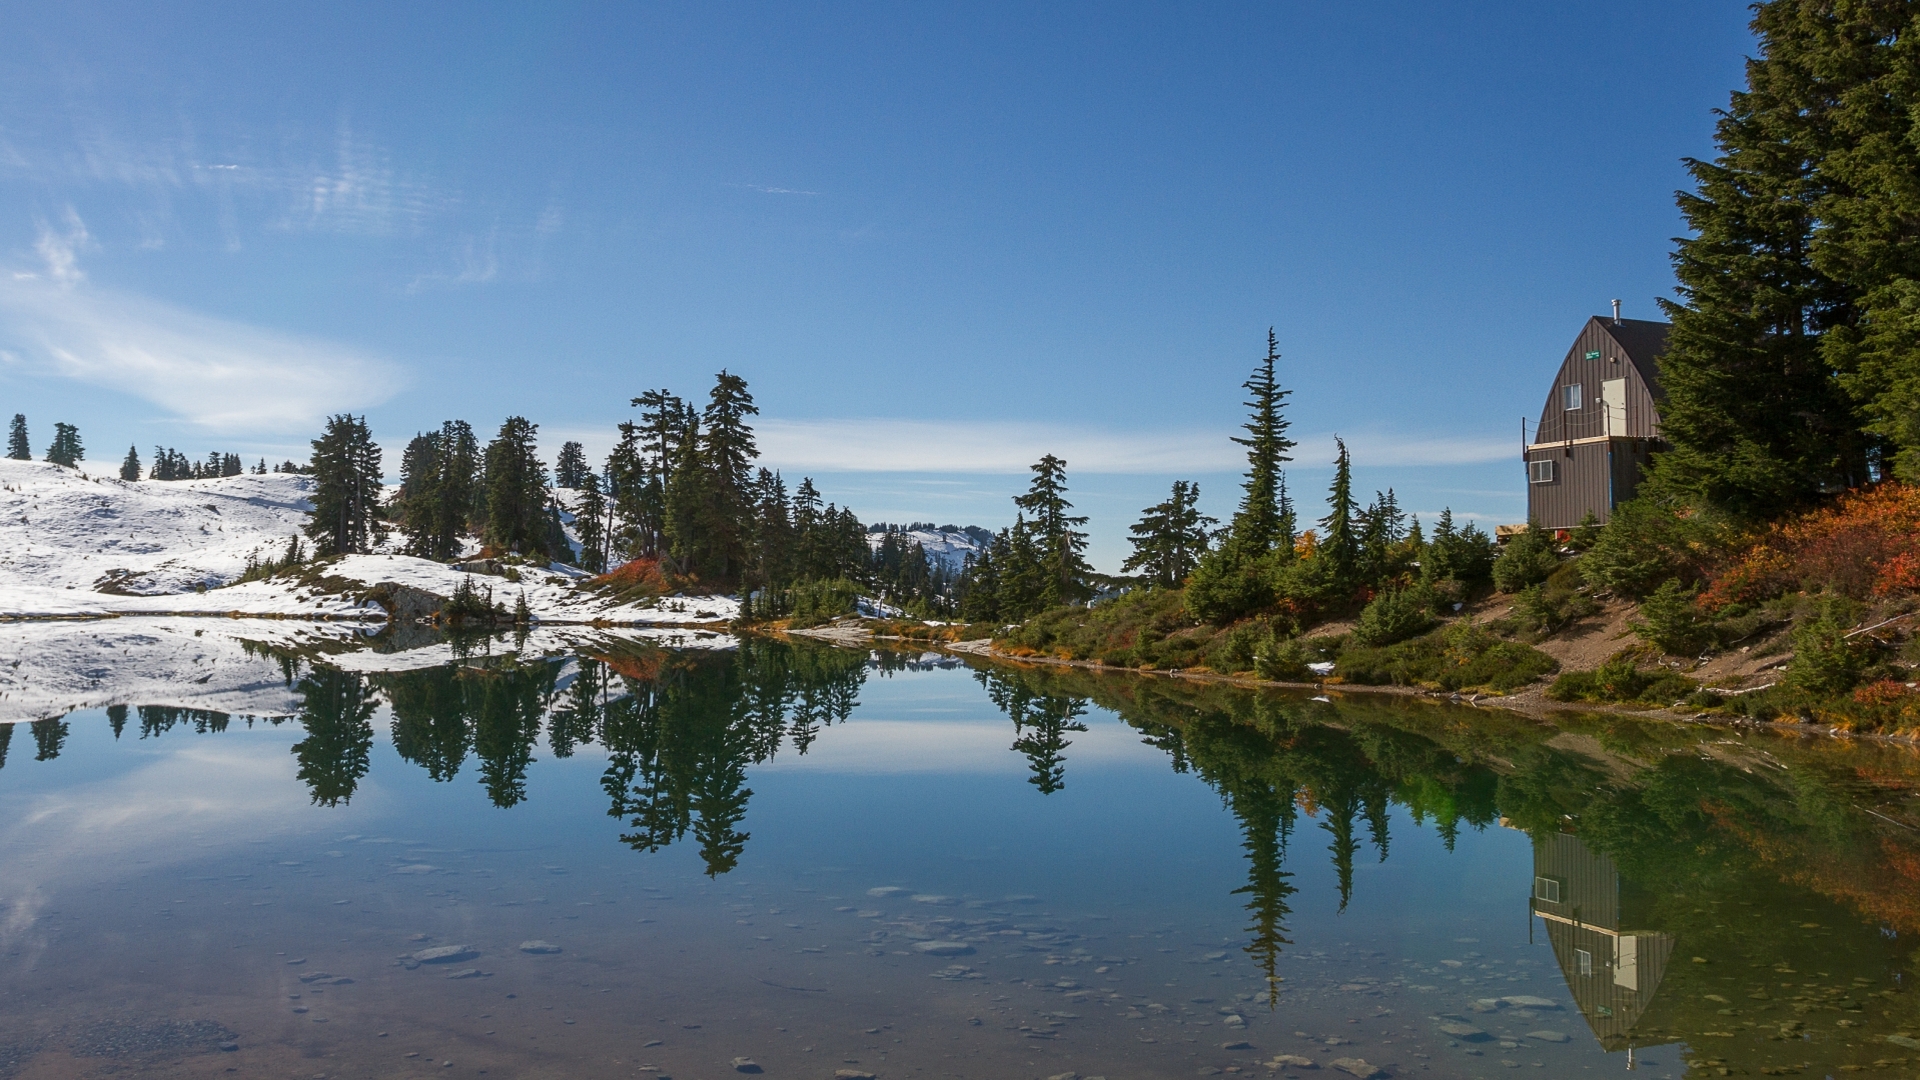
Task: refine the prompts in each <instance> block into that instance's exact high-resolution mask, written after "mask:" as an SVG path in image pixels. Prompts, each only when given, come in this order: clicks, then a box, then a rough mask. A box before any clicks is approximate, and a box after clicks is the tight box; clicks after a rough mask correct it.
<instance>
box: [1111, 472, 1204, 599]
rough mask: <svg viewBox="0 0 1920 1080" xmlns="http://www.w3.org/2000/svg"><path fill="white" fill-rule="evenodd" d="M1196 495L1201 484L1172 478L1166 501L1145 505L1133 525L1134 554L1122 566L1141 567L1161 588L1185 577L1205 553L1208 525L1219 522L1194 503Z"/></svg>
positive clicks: (1179, 581)
mask: <svg viewBox="0 0 1920 1080" xmlns="http://www.w3.org/2000/svg"><path fill="white" fill-rule="evenodd" d="M1199 498H1200V485H1198V484H1193V483H1189V482H1187V481H1185V480H1175V481H1174V482H1173V493H1172V494H1171V495H1169V496H1168V497H1167V501H1166V502H1163V503H1160V504H1158V505H1156V506H1150V507H1148V508H1147V510H1146V513H1145V514H1143V515H1142V516H1141V518H1140V521H1139V523H1138V524H1136V525H1134V526H1133V528H1132V530H1131V532H1132V533H1133V536H1132V537H1130V538H1129V542H1130V543H1131V544H1133V555H1132V556H1131V557H1130V558H1128V559H1127V561H1126V563H1125V565H1123V566H1122V567H1121V569H1122V570H1124V571H1127V572H1129V573H1131V572H1132V571H1135V570H1144V571H1146V575H1147V579H1148V580H1149V581H1150V582H1152V583H1153V584H1155V585H1158V586H1160V587H1162V588H1168V589H1172V588H1178V587H1179V586H1180V584H1181V583H1182V582H1184V581H1186V579H1187V575H1188V574H1191V573H1192V572H1193V568H1194V567H1196V566H1198V565H1199V564H1200V556H1201V555H1203V554H1205V553H1206V550H1207V537H1208V527H1209V526H1212V525H1216V524H1218V522H1217V521H1216V520H1215V519H1213V518H1210V517H1207V516H1206V515H1205V514H1202V513H1201V512H1200V511H1199V509H1198V508H1197V507H1196V506H1195V503H1196V502H1197V501H1198V500H1199Z"/></svg>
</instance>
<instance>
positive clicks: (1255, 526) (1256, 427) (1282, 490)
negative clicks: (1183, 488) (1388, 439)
mask: <svg viewBox="0 0 1920 1080" xmlns="http://www.w3.org/2000/svg"><path fill="white" fill-rule="evenodd" d="M1279 361H1280V341H1279V338H1278V336H1277V335H1275V334H1274V332H1273V330H1272V329H1271V328H1269V329H1268V330H1267V355H1266V356H1265V357H1264V358H1263V359H1262V360H1261V361H1260V366H1259V367H1257V368H1255V369H1254V372H1253V374H1252V375H1251V376H1249V377H1248V379H1247V381H1246V383H1244V384H1243V385H1244V386H1245V388H1246V390H1247V392H1248V394H1249V395H1250V399H1249V400H1248V401H1247V402H1245V405H1246V407H1247V409H1248V410H1249V412H1248V416H1247V422H1246V424H1245V425H1244V426H1245V429H1246V432H1247V435H1246V437H1245V438H1238V437H1236V438H1235V439H1234V440H1233V441H1234V442H1236V443H1239V444H1240V445H1241V446H1244V447H1246V448H1247V478H1246V480H1245V482H1244V483H1243V485H1242V487H1243V494H1242V495H1241V499H1240V506H1239V509H1238V510H1236V511H1235V512H1234V515H1233V520H1232V522H1230V523H1229V524H1228V526H1227V529H1226V535H1225V536H1224V537H1223V538H1222V539H1221V541H1220V544H1219V546H1217V547H1215V548H1213V549H1212V550H1211V551H1209V552H1208V553H1206V554H1205V555H1204V556H1202V558H1201V559H1200V562H1199V564H1198V565H1197V566H1196V567H1195V568H1194V571H1193V573H1192V575H1191V576H1190V578H1189V580H1188V583H1187V609H1188V610H1189V611H1191V612H1192V613H1193V614H1194V615H1196V616H1198V617H1199V618H1202V619H1207V620H1210V621H1214V622H1228V621H1231V620H1232V619H1235V618H1238V617H1240V616H1242V615H1245V614H1247V613H1249V612H1252V611H1256V610H1259V609H1261V608H1264V607H1266V606H1267V605H1269V604H1271V603H1272V602H1273V599H1274V594H1273V584H1272V573H1273V570H1274V568H1275V565H1276V564H1283V563H1286V562H1290V561H1292V559H1293V554H1294V552H1293V537H1294V530H1295V528H1296V524H1297V523H1296V521H1295V519H1294V512H1293V503H1292V502H1291V500H1289V499H1288V497H1287V482H1286V475H1285V474H1284V473H1283V472H1282V471H1281V466H1282V465H1283V464H1285V463H1286V462H1288V461H1291V460H1293V459H1292V457H1291V456H1289V451H1291V450H1292V449H1293V447H1294V445H1295V444H1294V441H1293V440H1292V439H1289V438H1287V428H1288V427H1289V426H1290V424H1289V422H1288V421H1287V419H1286V418H1285V416H1284V408H1285V405H1286V399H1287V397H1288V396H1289V395H1290V394H1291V393H1292V391H1289V390H1282V389H1281V388H1280V381H1279V377H1278V375H1277V374H1276V373H1275V366H1276V365H1277V364H1278V363H1279Z"/></svg>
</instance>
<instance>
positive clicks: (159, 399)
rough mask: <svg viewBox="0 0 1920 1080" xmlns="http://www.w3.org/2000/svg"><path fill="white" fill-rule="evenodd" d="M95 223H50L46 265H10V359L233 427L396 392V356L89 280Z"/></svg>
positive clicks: (204, 422)
mask: <svg viewBox="0 0 1920 1080" xmlns="http://www.w3.org/2000/svg"><path fill="white" fill-rule="evenodd" d="M85 235H86V227H85V225H84V224H82V223H81V222H80V220H79V218H78V217H77V216H71V219H70V222H69V228H68V230H67V232H65V233H64V234H60V233H53V232H51V231H50V230H45V231H43V232H42V236H41V242H40V245H39V246H40V249H41V256H42V258H43V260H44V261H45V270H44V272H42V273H33V272H17V273H12V274H0V332H4V333H5V335H6V337H7V339H8V344H9V345H10V346H11V348H10V349H9V351H8V352H7V353H6V354H5V358H6V363H7V364H8V366H9V367H12V368H15V369H17V370H24V371H26V372H28V373H33V374H41V375H51V376H56V377H60V378H68V379H75V380H78V381H80V382H85V383H90V384H92V385H95V386H100V387H104V388H107V389H110V390H116V391H120V392H123V393H129V394H133V395H135V396H137V397H141V398H144V399H146V400H147V401H150V402H152V403H154V404H156V405H158V406H160V407H161V408H163V409H166V410H167V411H169V412H171V413H173V414H174V415H176V416H178V417H180V418H181V419H183V420H186V421H188V422H190V423H194V424H198V425H201V426H204V427H208V428H216V429H219V430H222V431H225V432H247V431H272V430H284V429H287V428H296V429H303V428H310V427H312V426H314V424H315V423H316V422H317V421H318V420H319V419H320V418H321V417H323V416H325V415H326V414H327V413H329V412H335V411H339V410H343V409H356V408H364V407H366V406H368V405H372V404H377V403H379V402H381V401H384V400H386V399H387V398H388V397H391V396H392V395H393V393H394V392H395V391H396V390H398V389H399V387H400V384H401V381H402V380H401V378H400V374H399V372H398V371H397V370H396V369H395V368H394V366H393V365H391V364H389V363H387V362H385V361H382V360H380V359H377V358H375V357H371V356H367V355H365V354H362V353H359V352H357V351H355V350H352V349H348V348H345V347H343V346H340V345H336V344H333V343H330V342H324V341H318V340H313V339H309V338H302V337H297V336H294V335H290V334H282V333H277V332H275V331H271V330H264V329H261V328H259V327H254V326H248V325H246V324H243V323H238V322H233V321H231V320H227V319H220V318H215V317H213V316H209V315H203V314H200V313H198V312H193V311H187V310H185V309H182V308H178V307H174V306H172V305H170V304H164V303H160V302H158V301H155V300H150V299H147V298H145V297H141V296H136V295H133V294H130V293H124V292H118V291H115V290H111V289H101V288H97V287H95V286H93V285H90V284H88V283H87V281H86V276H85V274H84V273H82V271H81V270H80V267H79V262H78V258H77V257H76V255H75V252H76V250H77V248H78V247H79V246H80V244H82V243H83V242H84V237H85Z"/></svg>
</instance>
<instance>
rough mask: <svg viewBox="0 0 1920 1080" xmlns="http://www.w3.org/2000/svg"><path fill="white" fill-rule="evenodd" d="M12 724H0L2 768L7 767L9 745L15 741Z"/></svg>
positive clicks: (0, 763)
mask: <svg viewBox="0 0 1920 1080" xmlns="http://www.w3.org/2000/svg"><path fill="white" fill-rule="evenodd" d="M13 729H14V725H12V724H0V769H4V768H6V767H7V746H8V745H9V744H11V743H12V742H13Z"/></svg>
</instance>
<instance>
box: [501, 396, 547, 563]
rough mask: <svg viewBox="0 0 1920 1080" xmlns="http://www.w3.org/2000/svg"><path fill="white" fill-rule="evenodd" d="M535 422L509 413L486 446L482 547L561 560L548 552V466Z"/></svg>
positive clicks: (538, 427)
mask: <svg viewBox="0 0 1920 1080" xmlns="http://www.w3.org/2000/svg"><path fill="white" fill-rule="evenodd" d="M539 430H540V426H539V425H538V424H534V423H532V422H530V421H528V420H527V419H526V418H524V417H519V416H509V417H507V419H506V421H505V422H503V423H502V424H501V425H500V432H499V434H497V435H495V436H494V439H493V441H492V442H490V443H488V444H487V457H486V462H487V465H486V468H487V526H486V541H487V545H488V546H489V547H491V548H493V549H494V550H495V551H499V552H502V553H505V552H510V551H511V552H517V553H519V554H522V555H544V556H546V557H547V558H560V557H562V556H563V555H565V554H566V553H564V552H554V551H549V550H548V527H547V466H546V463H545V462H543V461H541V460H540V455H539V451H538V448H537V447H536V446H535V445H534V436H535V435H536V434H537V433H538V432H539Z"/></svg>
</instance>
